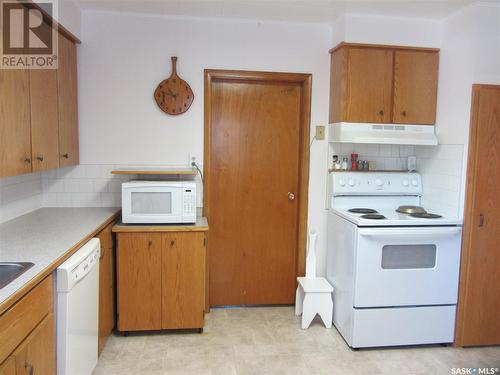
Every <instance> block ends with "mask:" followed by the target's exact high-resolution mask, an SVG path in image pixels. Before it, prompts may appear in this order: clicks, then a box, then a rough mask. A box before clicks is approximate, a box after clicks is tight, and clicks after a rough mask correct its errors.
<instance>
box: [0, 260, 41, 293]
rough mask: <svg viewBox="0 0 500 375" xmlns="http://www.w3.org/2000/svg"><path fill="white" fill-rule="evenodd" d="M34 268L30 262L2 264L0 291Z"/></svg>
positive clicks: (0, 263) (0, 269)
mask: <svg viewBox="0 0 500 375" xmlns="http://www.w3.org/2000/svg"><path fill="white" fill-rule="evenodd" d="M33 266H34V263H30V262H0V289H2V288H3V287H4V286H6V285H7V284H9V283H10V282H12V281H14V280H15V279H17V278H18V277H19V276H21V275H22V274H23V273H24V272H26V271H27V270H28V269H30V268H31V267H33Z"/></svg>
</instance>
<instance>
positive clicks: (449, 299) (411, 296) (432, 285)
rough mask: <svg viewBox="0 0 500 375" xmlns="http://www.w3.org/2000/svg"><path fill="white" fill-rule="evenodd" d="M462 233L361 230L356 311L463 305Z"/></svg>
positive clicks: (427, 229)
mask: <svg viewBox="0 0 500 375" xmlns="http://www.w3.org/2000/svg"><path fill="white" fill-rule="evenodd" d="M460 240H461V228H460V227H406V228H405V227H400V228H359V229H358V235H357V245H356V251H355V266H354V272H355V275H354V279H355V281H354V307H397V306H430V305H452V304H456V302H457V294H458V273H459V263H460Z"/></svg>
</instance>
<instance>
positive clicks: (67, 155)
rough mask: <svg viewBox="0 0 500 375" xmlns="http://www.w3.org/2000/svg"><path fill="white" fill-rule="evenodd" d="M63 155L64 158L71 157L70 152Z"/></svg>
mask: <svg viewBox="0 0 500 375" xmlns="http://www.w3.org/2000/svg"><path fill="white" fill-rule="evenodd" d="M61 156H62V157H63V158H64V159H69V154H68V153H65V154H62V155H61Z"/></svg>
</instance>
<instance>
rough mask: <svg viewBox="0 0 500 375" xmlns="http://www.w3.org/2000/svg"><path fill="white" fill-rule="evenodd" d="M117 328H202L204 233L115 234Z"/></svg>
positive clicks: (121, 329)
mask: <svg viewBox="0 0 500 375" xmlns="http://www.w3.org/2000/svg"><path fill="white" fill-rule="evenodd" d="M117 242H118V247H117V281H118V282H117V284H118V285H117V288H118V324H117V326H118V330H119V331H144V330H160V329H184V328H186V329H187V328H202V327H203V323H204V310H205V264H206V263H205V261H206V249H205V233H204V232H171V231H169V232H164V233H157V232H155V233H152V232H139V233H138V232H134V233H117Z"/></svg>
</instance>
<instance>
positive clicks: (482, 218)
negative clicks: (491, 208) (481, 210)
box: [479, 214, 484, 227]
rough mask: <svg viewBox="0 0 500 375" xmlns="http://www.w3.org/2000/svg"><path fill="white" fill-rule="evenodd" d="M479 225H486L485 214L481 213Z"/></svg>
mask: <svg viewBox="0 0 500 375" xmlns="http://www.w3.org/2000/svg"><path fill="white" fill-rule="evenodd" d="M479 226H480V227H484V215H483V214H479Z"/></svg>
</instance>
